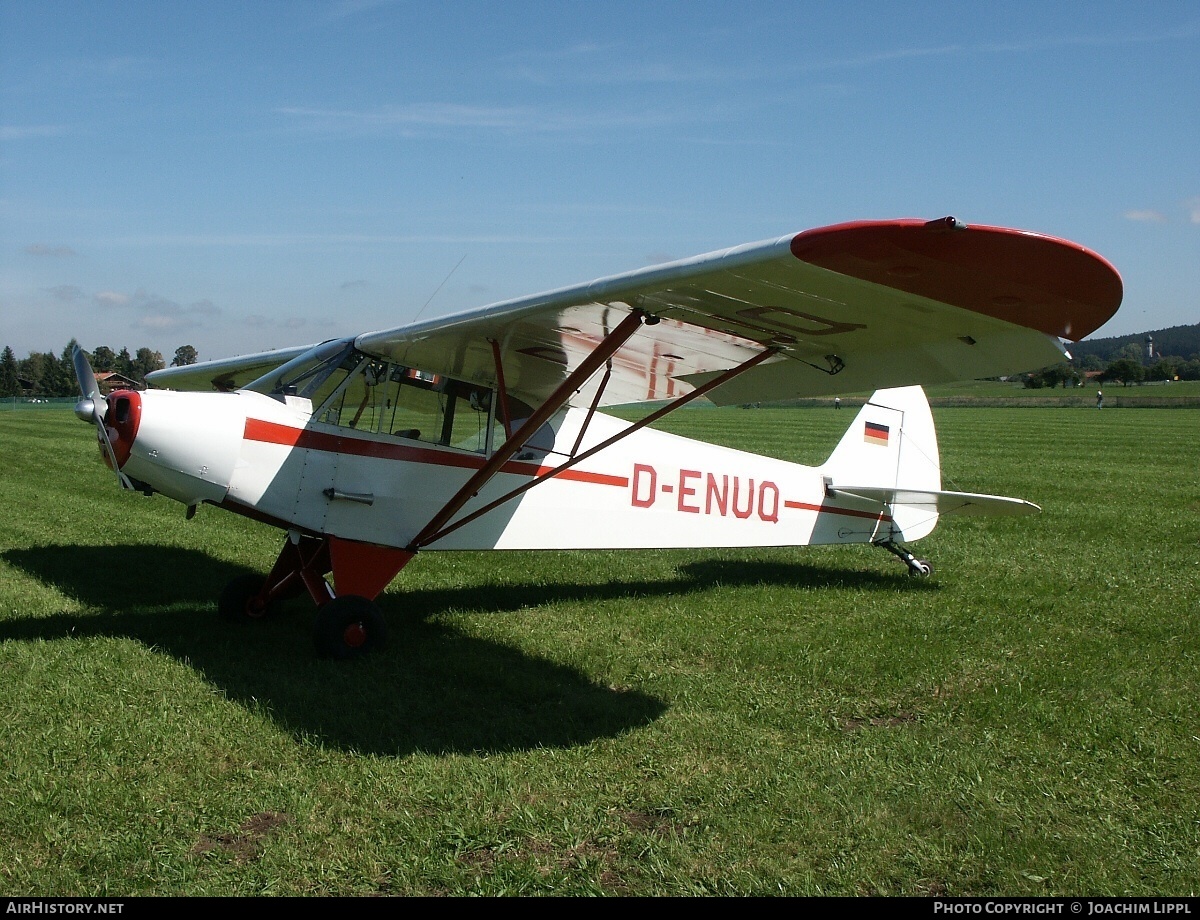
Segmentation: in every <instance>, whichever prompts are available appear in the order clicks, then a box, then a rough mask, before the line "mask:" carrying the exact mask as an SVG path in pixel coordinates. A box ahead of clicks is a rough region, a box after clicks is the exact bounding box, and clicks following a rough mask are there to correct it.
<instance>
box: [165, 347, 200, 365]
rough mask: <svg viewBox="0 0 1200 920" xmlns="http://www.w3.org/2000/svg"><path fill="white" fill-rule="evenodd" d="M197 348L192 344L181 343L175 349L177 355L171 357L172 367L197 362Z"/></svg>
mask: <svg viewBox="0 0 1200 920" xmlns="http://www.w3.org/2000/svg"><path fill="white" fill-rule="evenodd" d="M196 358H197V355H196V349H195V347H194V346H192V345H180V346H179V347H178V348H176V349H175V357H174V358H172V359H171V367H186V366H187V365H189V364H195V363H196Z"/></svg>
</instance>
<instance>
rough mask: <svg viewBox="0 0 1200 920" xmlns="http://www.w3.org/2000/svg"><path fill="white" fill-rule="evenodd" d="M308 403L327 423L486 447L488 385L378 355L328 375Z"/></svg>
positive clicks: (433, 441)
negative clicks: (382, 358)
mask: <svg viewBox="0 0 1200 920" xmlns="http://www.w3.org/2000/svg"><path fill="white" fill-rule="evenodd" d="M343 381H344V382H343ZM339 384H341V385H340V386H339ZM313 404H314V405H319V406H320V407H321V408H320V409H319V410H318V411H317V413H316V414H315V418H317V419H318V420H320V421H322V422H325V423H326V424H329V425H340V426H342V427H344V428H354V429H356V430H358V431H370V432H377V433H380V434H385V435H391V436H393V437H399V438H409V439H411V440H414V441H424V442H425V443H428V444H442V445H447V446H450V447H457V448H459V449H461V450H469V451H474V452H476V453H484V452H485V451H486V450H487V444H488V431H489V430H490V428H491V427H492V421H491V416H492V413H491V408H492V391H491V390H490V389H488V388H487V387H482V386H475V385H473V384H469V383H464V382H463V381H461V380H450V379H449V378H446V377H443V376H441V375H439V374H429V373H426V372H424V371H418V370H415V369H413V368H408V367H403V366H401V365H399V364H389V363H388V362H386V361H382V360H380V359H377V358H367V359H363V360H361V363H359V364H358V366H357V368H356V369H355V370H354V371H353V373H351V374H350V376H349V378H347V377H346V373H345V372H344V371H343V372H342V373H338V374H333V375H331V376H330V378H329V380H327V381H326V382H324V383H323V384H322V385H321V387H320V388H319V394H316V395H314V398H313Z"/></svg>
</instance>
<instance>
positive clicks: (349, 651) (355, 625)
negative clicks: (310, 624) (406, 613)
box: [313, 594, 387, 661]
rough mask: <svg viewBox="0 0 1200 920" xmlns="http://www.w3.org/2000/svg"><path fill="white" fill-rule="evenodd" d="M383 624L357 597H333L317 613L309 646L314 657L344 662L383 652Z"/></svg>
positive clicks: (372, 606) (376, 610) (377, 613)
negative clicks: (312, 649)
mask: <svg viewBox="0 0 1200 920" xmlns="http://www.w3.org/2000/svg"><path fill="white" fill-rule="evenodd" d="M386 642H387V622H386V621H385V620H384V618H383V613H382V612H381V611H380V609H379V608H378V607H377V606H375V604H374V603H373V602H372V601H369V600H367V599H366V598H365V597H359V596H358V595H357V594H345V595H343V596H341V597H335V598H334V599H333V600H331V601H330V602H329V603H327V604H325V605H324V606H323V607H321V608H320V609H319V610H318V611H317V622H316V626H315V627H314V628H313V643H314V645H316V649H317V655H318V656H319V657H321V658H332V659H335V660H338V661H346V660H349V659H351V658H363V657H365V656H366V655H369V654H371V653H372V652H374V651H377V650H379V649H381V648H383V646H384V644H385V643H386Z"/></svg>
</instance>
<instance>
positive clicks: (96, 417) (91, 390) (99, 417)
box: [71, 345, 133, 489]
mask: <svg viewBox="0 0 1200 920" xmlns="http://www.w3.org/2000/svg"><path fill="white" fill-rule="evenodd" d="M71 361H72V362H73V363H74V365H75V377H76V379H78V380H79V392H80V394H81V395H80V398H79V401H78V402H77V403H75V415H76V417H77V418H79V419H81V420H82V421H85V422H93V423H95V425H96V433H97V438H98V439H99V441H100V443H101V445H102V446H103V448H104V452H105V454H106V455H107V456H108V461H109V466H111V467H112V469H113V472H115V473H116V474H117V482H118V484H119V485H120V486H121V488H122V489H132V488H133V483H131V482H130V481H129V477H128V476H126V475H125V474H124V473H122V472H121V467H120V465H119V464H118V463H117V452H116V451H115V450H114V449H113V445H112V439H111V438H110V437H109V436H108V427H107V426H106V425H105V424H104V422H105V417H106V416H107V414H108V401H107V400H106V399H104V398H103V397H102V396H101V395H100V384H99V383H97V382H96V374H95V373H94V372H93V371H92V364H91V362H90V361H88V356H87V353H86V352H85V351H84V350H83V349H82V348H80V347H79V346H78V345H76V346H75V347H74V349H72V351H71Z"/></svg>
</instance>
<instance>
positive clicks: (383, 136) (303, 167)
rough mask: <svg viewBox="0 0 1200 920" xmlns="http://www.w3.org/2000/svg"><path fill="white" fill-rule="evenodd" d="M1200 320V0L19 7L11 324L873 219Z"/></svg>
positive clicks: (234, 348) (585, 260)
mask: <svg viewBox="0 0 1200 920" xmlns="http://www.w3.org/2000/svg"><path fill="white" fill-rule="evenodd" d="M948 214H952V215H954V216H956V217H958V218H960V219H962V220H965V221H967V222H968V223H970V222H975V223H983V224H992V225H1000V226H1010V227H1018V228H1022V229H1027V230H1034V231H1038V232H1041V233H1047V234H1051V235H1054V236H1061V237H1065V238H1068V239H1071V240H1074V241H1075V242H1078V243H1080V244H1082V245H1084V246H1087V247H1089V248H1091V249H1094V250H1095V251H1097V252H1099V253H1100V254H1101V255H1103V256H1104V257H1105V258H1107V259H1109V260H1110V261H1111V262H1112V263H1113V264H1114V265H1115V266H1116V267H1117V269H1118V270H1119V271H1120V272H1121V274H1122V277H1123V278H1124V281H1125V303H1124V306H1123V307H1122V310H1121V311H1120V312H1118V314H1117V315H1116V317H1114V318H1113V320H1111V321H1110V322H1109V323H1108V324H1107V325H1106V326H1104V327H1103V328H1102V329H1101V330H1100V331H1099V332H1098V333H1097V334H1096V335H1097V336H1107V335H1119V334H1125V333H1131V332H1141V331H1145V330H1148V329H1157V328H1163V327H1167V326H1173V325H1179V324H1185V323H1194V322H1198V321H1200V5H1197V4H1196V3H1195V2H1194V0H1189V2H1169V0H1161V2H1159V0H1151V2H1148V3H1138V4H1135V3H1104V2H1097V3H1072V2H1054V3H1045V2H1029V3H1005V2H987V3H983V2H980V3H965V2H964V3H922V2H918V0H913V2H906V3H893V2H887V3H868V2H862V3H853V2H830V3H823V2H811V3H809V2H755V0H742V2H740V3H736V4H734V3H728V2H717V3H708V2H700V0H697V2H688V3H663V2H653V0H642V2H636V3H633V2H630V3H625V2H615V0H614V2H604V0H595V2H591V3H580V2H567V0H562V2H554V3H520V2H506V3H500V2H493V3H473V2H470V3H469V2H453V0H447V2H445V3H430V2H428V0H423V2H407V0H394V2H387V0H358V2H350V0H289V2H272V0H255V2H244V0H239V2H223V0H205V2H195V3H191V2H184V0H178V2H168V0H163V2H154V3H147V2H138V0H121V2H110V0H89V2H79V3H73V2H56V0H0V345H5V344H7V345H11V346H12V347H13V349H14V351H15V352H16V354H17V356H18V357H24V356H26V355H27V354H28V353H29V352H30V351H52V352H54V353H56V354H57V353H58V352H60V351H61V350H62V348H63V347H64V346H65V345H66V343H67V342H68V341H69V340H70V339H71V338H72V337H74V338H77V339H78V340H79V341H80V343H81V344H83V345H84V347H86V348H89V349H92V348H95V347H96V346H98V345H108V346H109V347H112V348H115V349H120V348H121V347H128V348H129V349H130V351H134V350H136V349H137V348H139V347H142V346H149V347H151V348H153V349H155V350H158V351H161V352H162V353H163V355H164V357H165V358H166V359H167V361H170V359H171V358H172V357H173V356H174V353H175V349H176V348H178V347H179V346H181V345H193V346H194V347H196V348H197V350H198V351H199V353H200V358H201V359H208V358H222V357H229V356H232V355H237V354H244V353H248V352H254V351H260V350H264V349H270V348H276V347H283V346H288V345H298V344H305V343H308V342H315V341H319V340H321V339H324V338H328V337H330V336H334V335H342V334H353V333H357V332H365V331H370V330H375V329H381V328H388V327H391V326H397V325H400V324H403V323H405V322H407V321H409V320H412V319H414V318H416V317H418V316H420V318H422V319H426V318H430V317H435V316H438V315H441V314H445V313H449V312H454V311H457V310H462V309H466V308H469V307H474V306H479V305H482V304H486V303H491V302H493V301H497V300H501V299H505V298H509V297H515V296H520V295H524V294H531V293H535V292H538V291H543V290H548V289H551V288H555V287H560V286H563V285H567V284H573V283H576V282H582V281H586V280H590V279H592V278H596V277H600V276H604V275H608V274H613V273H616V272H620V271H625V270H628V269H634V268H640V267H642V266H645V265H648V264H651V263H654V262H659V261H664V260H668V259H674V258H683V257H686V256H691V255H696V254H698V253H702V252H707V251H710V250H713V249H720V248H724V247H726V246H732V245H737V244H740V243H745V242H750V241H756V240H761V239H766V238H770V237H776V236H780V235H783V234H785V233H790V232H793V231H799V230H804V229H808V228H810V227H817V226H822V225H826V224H833V223H840V222H842V221H847V220H857V219H868V218H899V217H919V218H935V217H941V216H945V215H948Z"/></svg>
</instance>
